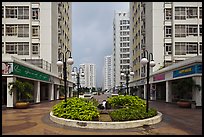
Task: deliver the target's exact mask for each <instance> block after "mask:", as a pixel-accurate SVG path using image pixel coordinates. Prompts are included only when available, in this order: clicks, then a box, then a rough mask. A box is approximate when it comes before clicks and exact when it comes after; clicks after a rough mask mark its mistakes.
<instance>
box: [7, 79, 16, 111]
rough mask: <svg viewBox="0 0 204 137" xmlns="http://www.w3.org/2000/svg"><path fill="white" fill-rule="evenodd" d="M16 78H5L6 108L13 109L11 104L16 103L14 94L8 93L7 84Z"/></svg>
mask: <svg viewBox="0 0 204 137" xmlns="http://www.w3.org/2000/svg"><path fill="white" fill-rule="evenodd" d="M15 80H16V78H14V77H7V106H6V107H14V105H13V104H15V103H16V92H13V93H12V94H10V93H9V90H10V89H9V86H8V85H9V83H10V82H14V81H15Z"/></svg>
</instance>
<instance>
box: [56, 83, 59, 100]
mask: <svg viewBox="0 0 204 137" xmlns="http://www.w3.org/2000/svg"><path fill="white" fill-rule="evenodd" d="M56 94H57V95H56V99H59V85H57V93H56Z"/></svg>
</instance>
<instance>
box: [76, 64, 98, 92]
mask: <svg viewBox="0 0 204 137" xmlns="http://www.w3.org/2000/svg"><path fill="white" fill-rule="evenodd" d="M80 67H81V68H82V70H80V71H83V72H84V76H81V75H80V85H81V87H87V88H93V87H94V88H96V67H95V64H90V63H84V64H80Z"/></svg>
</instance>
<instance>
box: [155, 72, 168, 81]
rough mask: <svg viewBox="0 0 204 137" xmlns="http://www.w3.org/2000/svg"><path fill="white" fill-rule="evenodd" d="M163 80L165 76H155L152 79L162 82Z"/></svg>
mask: <svg viewBox="0 0 204 137" xmlns="http://www.w3.org/2000/svg"><path fill="white" fill-rule="evenodd" d="M164 79H165V74H158V75H155V76H154V77H153V80H154V81H158V80H164Z"/></svg>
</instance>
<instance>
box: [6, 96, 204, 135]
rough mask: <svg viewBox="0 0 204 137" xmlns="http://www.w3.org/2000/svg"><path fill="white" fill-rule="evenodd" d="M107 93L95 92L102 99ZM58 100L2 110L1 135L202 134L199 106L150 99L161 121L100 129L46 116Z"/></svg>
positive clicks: (151, 105)
mask: <svg viewBox="0 0 204 137" xmlns="http://www.w3.org/2000/svg"><path fill="white" fill-rule="evenodd" d="M105 96H106V95H101V96H100V97H99V96H95V98H97V99H99V100H100V99H101V100H103V99H104V98H105ZM59 101H60V100H57V101H51V102H42V103H40V104H34V105H31V107H30V108H28V109H6V110H2V134H3V135H202V109H200V108H199V109H190V108H179V107H178V106H177V105H176V104H169V103H165V102H162V101H150V107H154V108H156V109H157V110H158V111H160V112H161V113H162V114H163V119H162V121H161V122H160V123H158V124H155V125H152V126H147V127H139V128H132V129H123V130H121V129H120V130H102V129H81V128H74V127H65V126H62V125H58V124H56V123H53V122H52V121H51V120H50V119H49V112H50V111H51V107H52V106H53V105H54V104H56V103H58V102H59Z"/></svg>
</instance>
